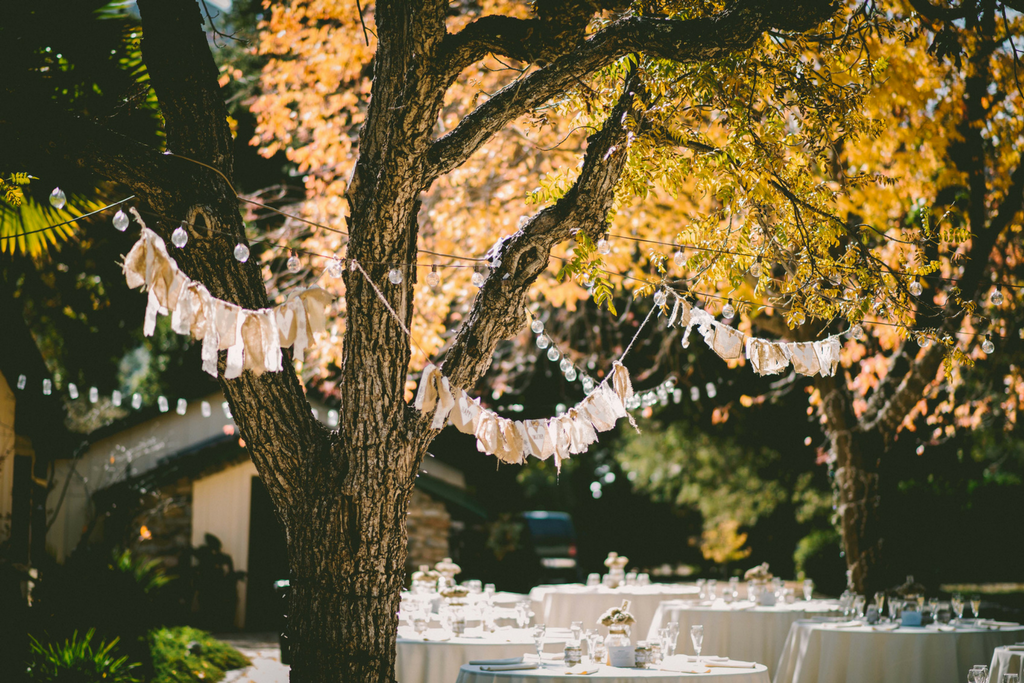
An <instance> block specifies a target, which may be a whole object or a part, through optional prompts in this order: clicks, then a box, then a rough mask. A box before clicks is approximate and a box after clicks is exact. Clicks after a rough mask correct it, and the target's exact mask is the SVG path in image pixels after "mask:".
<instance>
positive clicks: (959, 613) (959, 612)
mask: <svg viewBox="0 0 1024 683" xmlns="http://www.w3.org/2000/svg"><path fill="white" fill-rule="evenodd" d="M950 604H952V605H953V611H954V612H956V620H957V623H960V622H961V621H963V619H964V596H962V595H960V594H959V593H953V599H952V600H951V601H950Z"/></svg>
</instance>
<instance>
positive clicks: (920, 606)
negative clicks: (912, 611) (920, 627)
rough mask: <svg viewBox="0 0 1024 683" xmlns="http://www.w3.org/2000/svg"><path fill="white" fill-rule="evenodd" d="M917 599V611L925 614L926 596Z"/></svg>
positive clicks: (919, 596)
mask: <svg viewBox="0 0 1024 683" xmlns="http://www.w3.org/2000/svg"><path fill="white" fill-rule="evenodd" d="M916 599H917V611H918V612H923V611H924V596H923V595H918V596H916Z"/></svg>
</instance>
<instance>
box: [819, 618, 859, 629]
mask: <svg viewBox="0 0 1024 683" xmlns="http://www.w3.org/2000/svg"><path fill="white" fill-rule="evenodd" d="M863 625H864V622H863V621H860V620H858V619H854V620H853V621H840V622H838V623H835V624H825V625H824V626H823V627H822V628H857V627H858V626H863Z"/></svg>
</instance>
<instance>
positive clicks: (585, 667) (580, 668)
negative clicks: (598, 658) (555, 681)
mask: <svg viewBox="0 0 1024 683" xmlns="http://www.w3.org/2000/svg"><path fill="white" fill-rule="evenodd" d="M596 673H597V664H577V665H576V666H574V667H572V668H569V669H566V670H565V674H566V675H567V676H568V675H573V674H575V675H577V676H588V675H590V674H596Z"/></svg>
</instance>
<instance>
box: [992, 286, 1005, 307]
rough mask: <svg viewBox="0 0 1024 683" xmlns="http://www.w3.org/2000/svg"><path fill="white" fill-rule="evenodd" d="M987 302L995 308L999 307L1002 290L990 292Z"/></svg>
mask: <svg viewBox="0 0 1024 683" xmlns="http://www.w3.org/2000/svg"><path fill="white" fill-rule="evenodd" d="M989 301H991V302H992V304H993V305H995V306H999V305H1001V304H1002V303H1003V292H1002V290H1000V289H999V288H998V287H996V288H995V289H993V290H992V296H990V297H989Z"/></svg>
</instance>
